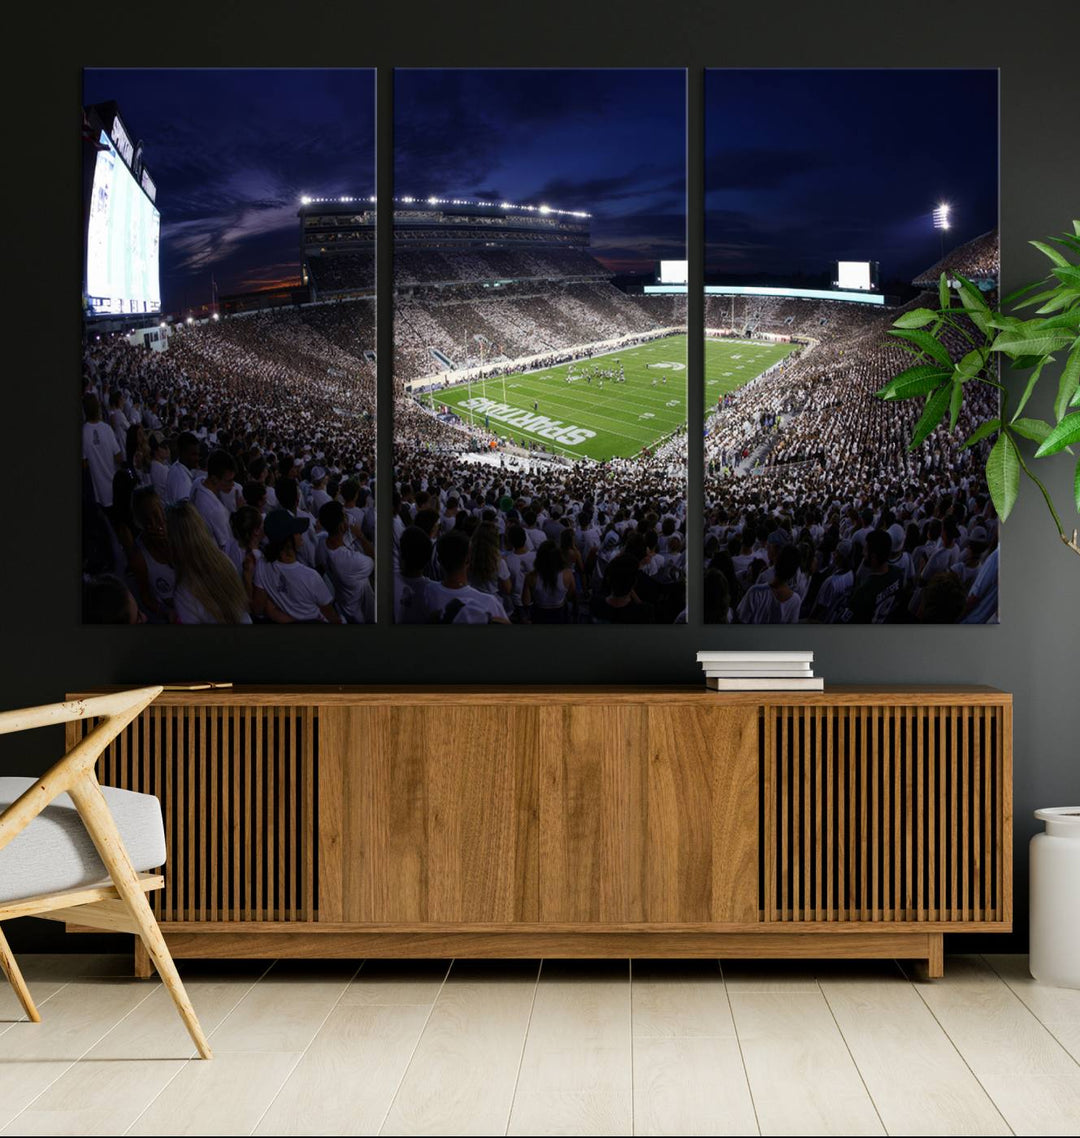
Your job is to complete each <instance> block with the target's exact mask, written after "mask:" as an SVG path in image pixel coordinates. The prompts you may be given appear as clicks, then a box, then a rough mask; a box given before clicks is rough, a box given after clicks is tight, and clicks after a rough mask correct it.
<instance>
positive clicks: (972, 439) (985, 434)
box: [961, 419, 1001, 450]
mask: <svg viewBox="0 0 1080 1138" xmlns="http://www.w3.org/2000/svg"><path fill="white" fill-rule="evenodd" d="M1000 430H1001V420H1000V419H987V420H986V422H985V423H980V424H979V425H978V426H977V427H976V428H975V430H973V431H972V432H971V434H970V435H968V437H967V438H966V439H964V445H963V447H962V448H961V449H962V450H967V448H968V447H973V446H974V445H975V444H976V443H981V442H982V441H983V439H985V438H989V437H990V435H992V434H993V433H994V432H995V431H1000Z"/></svg>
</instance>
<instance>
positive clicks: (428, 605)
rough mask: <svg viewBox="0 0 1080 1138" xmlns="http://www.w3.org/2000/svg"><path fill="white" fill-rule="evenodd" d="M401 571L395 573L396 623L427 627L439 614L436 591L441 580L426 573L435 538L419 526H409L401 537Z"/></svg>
mask: <svg viewBox="0 0 1080 1138" xmlns="http://www.w3.org/2000/svg"><path fill="white" fill-rule="evenodd" d="M399 552H400V555H401V569H400V571H399V572H396V573H395V574H394V623H395V624H427V623H429V622H430V621H431V619H432V617H433V616H434V615H436V613H437V610H436V609H435V608H433V603H434V593H433V590H435V589H438V588H439V584H438V582H437V581H433V580H432V579H431V578H430V577H428V576H427V575H426V574H425V572H424V570H425V569H426V568H427V566H428V564H429V562H430V561H431V539H430V538H429V537H428V536H427V534H426V533H424V531H423V530H422V529H420V527H419V526H406V527H405V529H404V530H403V531H402V534H401V544H400V550H399Z"/></svg>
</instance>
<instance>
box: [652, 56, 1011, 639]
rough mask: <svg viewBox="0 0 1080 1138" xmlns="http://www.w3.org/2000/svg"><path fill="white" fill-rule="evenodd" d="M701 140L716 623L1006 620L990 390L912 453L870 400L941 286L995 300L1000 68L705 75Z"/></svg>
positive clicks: (710, 558)
mask: <svg viewBox="0 0 1080 1138" xmlns="http://www.w3.org/2000/svg"><path fill="white" fill-rule="evenodd" d="M959 106H963V107H964V131H963V143H962V144H960V142H959V140H958V138H957V135H956V133H955V132H954V131H952V130H940V131H937V130H934V129H923V127H921V126H919V125H917V124H927V123H930V122H932V121H934V119H935V116H936V115H938V114H940V113H941V112H942V110H943V108H948V107H952V108H955V107H959ZM705 126H706V154H705V164H706V167H705V168H706V179H705V194H706V215H705V224H706V242H707V245H706V256H705V266H706V281H707V282H708V283H707V285H706V298H705V330H706V345H705V348H706V357H705V399H706V439H705V511H706V517H705V620H706V622H709V623H726V622H732V621H738V622H740V623H744V624H787V623H792V624H793V623H797V622H806V621H814V622H825V623H856V624H867V623H911V622H919V623H927V624H953V623H957V622H969V623H990V622H996V621H997V572H998V553H997V538H998V526H997V517H996V516H995V514H994V508H993V504H992V503H991V501H990V495H989V493H988V490H987V486H986V481H985V475H984V466H985V462H986V453H987V450H988V449H989V446H990V443H989V442H986V443H982V444H979V445H977V446H974V447H971V448H968V449H963V446H962V443H963V440H964V439H966V438H967V437H968V435H970V434H971V432H972V427H973V425H974V424H975V423H978V422H981V421H982V419H983V418H989V417H992V416H991V415H990V413H989V412H990V409H991V407H992V402H991V400H990V396H991V395H992V391H991V390H990V389H989V388H986V387H983V388H982V390H983V392H985V393H986V395H985V399H986V402H985V403H984V405H983V406H981V407H980V406H978V404H977V403H976V402H975V398H974V397H972V396H969V397H968V399H967V400H966V403H965V409H964V413H963V414H962V415H961V417H960V422H959V423H958V424H957V426H956V429H955V430H954V431H952V432H950V431H949V428H948V420H947V418H946V421H945V424H944V425H943V426H941V427H939V428H937V429H936V430H935V431H933V432H932V433H931V434H930V435H929V437H928V438H927V439H926V440H925V441H924V442H923V443H922V444H921V445H920V446H918V447H917V448H915V449H914V450H910V449H909V448H908V443H909V440H910V439H911V437H912V431H913V428H914V425H915V422H916V420H917V419H918V418H919V415H920V413H921V410H922V408H921V401H918V400H915V401H912V402H909V403H903V404H900V403H886V402H883V401H882V400H880V399H878V398H876V396H875V392H877V391H878V390H880V389H881V388H882V387H883V386H884V385H885V384H886V383H887V382H888V381H889V380H890V379H891V378H892V377H893V376H895V375H897V374H899V373H900V372H902V371H903V370H904V369H905V368H908V367H910V366H911V365H912V364H913V363H914V362H915V361H914V360H913V359H912V357H911V356H910V355H909V354H908V353H907V352H906V351H905V346H904V343H903V342H902V341H900V340H899V339H897V338H896V337H894V336H891V335H890V334H889V330H890V327H891V325H892V323H893V321H894V320H896V318H897V317H898V316H899V315H900V314H901V313H903V312H906V311H909V310H910V309H913V308H919V307H931V308H936V307H937V304H938V284H939V280H940V278H941V275H942V273H944V274H945V276H946V279H947V280H950V281H955V280H956V278H957V276H958V275H959V276H962V277H964V278H966V279H967V280H969V281H971V282H973V283H974V284H975V285H977V286H978V287H979V288H980V289H982V290H983V291H984V292H987V293H992V292H994V291H995V290H996V289H997V282H998V236H997V212H998V198H997V170H998V133H997V128H998V115H997V72H996V71H957V70H953V71H906V70H869V71H863V70H846V71H834V70H819V71H783V70H774V71H758V70H746V71H730V70H723V71H720V70H717V71H710V72H707V74H706V120H705ZM646 291H648V290H646ZM969 347H970V345H969V344H966V343H965V340H964V338H963V336H962V335H957V336H956V337H955V342H954V343H952V344H950V345H949V348H950V350H951V352H952V353H953V356H954V358H956V359H959V358H960V356H962V355H963V354H964V353H965V352H967V351H968V350H969ZM973 412H975V413H977V415H978V416H980V417H977V418H973V417H972V416H973Z"/></svg>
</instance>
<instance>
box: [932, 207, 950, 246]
mask: <svg viewBox="0 0 1080 1138" xmlns="http://www.w3.org/2000/svg"><path fill="white" fill-rule="evenodd" d="M949 227H950V226H949V203H948V202H942V203H941V204H940V205H939V206H938V207H937V208H936V209H935V210H934V228H935V229H936V230H937V231H938V238H939V244H940V247H941V256H942V257H944V256H945V230H946V229H948V228H949Z"/></svg>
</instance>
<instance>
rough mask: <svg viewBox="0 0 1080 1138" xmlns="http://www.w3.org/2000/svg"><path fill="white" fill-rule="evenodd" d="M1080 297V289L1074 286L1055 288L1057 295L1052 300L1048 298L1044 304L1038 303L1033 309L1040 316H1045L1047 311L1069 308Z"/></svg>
mask: <svg viewBox="0 0 1080 1138" xmlns="http://www.w3.org/2000/svg"><path fill="white" fill-rule="evenodd" d="M1078 298H1080V289H1076V288H1062V289H1058V290H1057V296H1055V297H1054V298H1053V299H1052V300H1048V301H1047V302H1046V303H1045V304H1043V305H1040V307H1038V308H1036V309H1035V311H1036V312H1037V313H1038V314H1039V315H1040V316H1045V315H1046V314H1047V313H1048V312H1060V311H1061V309H1063V308H1070V307H1071V306H1072V305H1073V304H1075V303H1076V301H1077V299H1078Z"/></svg>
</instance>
